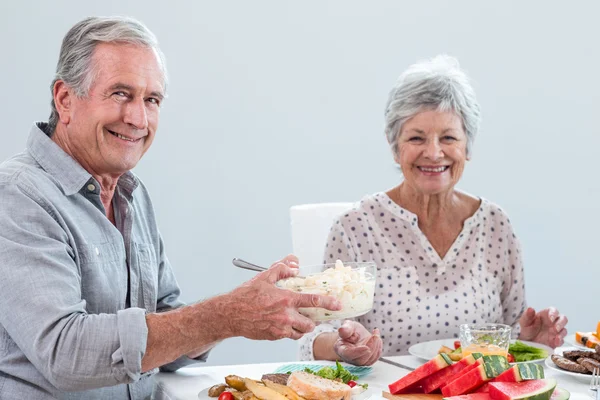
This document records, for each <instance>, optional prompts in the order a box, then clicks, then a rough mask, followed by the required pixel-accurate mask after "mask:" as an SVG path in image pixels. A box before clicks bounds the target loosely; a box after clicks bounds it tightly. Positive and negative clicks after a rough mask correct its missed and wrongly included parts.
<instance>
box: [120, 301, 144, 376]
mask: <svg viewBox="0 0 600 400" xmlns="http://www.w3.org/2000/svg"><path fill="white" fill-rule="evenodd" d="M117 329H118V335H119V348H118V349H117V350H116V351H115V352H114V353H113V354H112V371H113V374H114V376H115V378H116V379H117V380H118V381H120V382H134V381H137V380H138V379H139V378H140V376H141V373H142V358H143V357H144V353H145V352H146V341H147V338H148V326H147V325H146V312H145V310H143V309H141V308H128V309H126V310H120V311H118V312H117Z"/></svg>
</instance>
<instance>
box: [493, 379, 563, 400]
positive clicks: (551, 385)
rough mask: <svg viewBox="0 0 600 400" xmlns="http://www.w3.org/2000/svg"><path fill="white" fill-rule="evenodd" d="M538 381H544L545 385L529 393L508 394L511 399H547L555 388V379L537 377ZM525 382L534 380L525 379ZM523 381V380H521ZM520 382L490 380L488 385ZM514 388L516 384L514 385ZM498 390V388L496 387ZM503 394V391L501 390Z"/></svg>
mask: <svg viewBox="0 0 600 400" xmlns="http://www.w3.org/2000/svg"><path fill="white" fill-rule="evenodd" d="M538 380H540V381H545V385H544V386H543V387H541V388H539V389H537V390H535V391H532V392H529V393H521V394H520V395H516V396H515V395H513V394H511V395H510V399H511V400H549V399H550V396H552V393H553V392H554V389H555V388H556V379H553V378H549V379H538ZM526 382H534V381H526ZM523 383H525V382H523ZM521 384H522V383H521V382H490V386H492V387H494V388H496V385H502V386H508V385H521ZM515 388H516V386H515ZM496 390H498V391H500V389H496ZM502 394H504V392H502ZM490 397H491V398H493V395H492V391H491V390H490Z"/></svg>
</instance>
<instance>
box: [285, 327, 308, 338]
mask: <svg viewBox="0 0 600 400" xmlns="http://www.w3.org/2000/svg"><path fill="white" fill-rule="evenodd" d="M304 333H305V332H300V331H297V330H295V329H292V331H291V333H290V335H289V338H290V339H292V340H298V339H300V338H301V337H302V336H304Z"/></svg>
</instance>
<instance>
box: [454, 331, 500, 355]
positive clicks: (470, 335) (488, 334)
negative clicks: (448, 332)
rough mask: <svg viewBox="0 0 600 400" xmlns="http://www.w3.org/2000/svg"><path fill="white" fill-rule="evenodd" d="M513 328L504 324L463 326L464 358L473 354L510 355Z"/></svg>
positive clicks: (461, 336)
mask: <svg viewBox="0 0 600 400" xmlns="http://www.w3.org/2000/svg"><path fill="white" fill-rule="evenodd" d="M510 333H511V327H510V326H508V325H504V324H495V323H490V324H462V325H461V326H460V345H461V348H462V354H463V357H464V356H466V355H469V354H471V353H482V354H484V355H492V354H497V355H502V356H504V357H506V355H507V354H508V346H509V345H510Z"/></svg>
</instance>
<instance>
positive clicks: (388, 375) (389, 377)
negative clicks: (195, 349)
mask: <svg viewBox="0 0 600 400" xmlns="http://www.w3.org/2000/svg"><path fill="white" fill-rule="evenodd" d="M387 358H389V359H390V360H393V361H396V362H399V363H402V364H404V365H408V366H410V367H413V368H414V367H418V366H419V365H421V364H423V362H424V361H423V360H421V359H419V358H417V357H414V356H396V357H387ZM290 363H299V362H298V361H290V362H289V363H271V364H245V365H225V366H216V367H215V366H209V367H188V368H182V369H180V370H179V371H177V372H173V373H164V372H161V373H159V374H157V376H156V390H155V394H154V398H155V399H156V400H197V399H198V393H199V392H200V391H202V390H204V389H206V388H208V387H210V386H212V385H214V384H216V383H224V378H225V376H227V375H230V374H235V375H239V376H243V377H248V378H254V379H260V377H261V376H262V374H266V373H271V372H273V371H275V370H276V369H277V368H278V367H279V366H281V365H284V364H290ZM301 363H302V364H311V363H312V364H319V365H324V364H332V365H333V364H334V363H329V362H327V361H314V362H304V361H303V362H301ZM544 368H545V375H546V378H555V379H556V380H557V382H558V386H560V387H562V388H564V389H566V390H568V391H569V392H571V400H589V399H590V398H591V397H590V393H591V392H589V391H588V387H589V379H588V380H587V383H586V381H585V379H581V378H574V377H571V376H567V375H563V374H561V373H559V372H556V371H553V370H551V369H548V368H546V367H544ZM408 372H410V371H408V370H405V369H402V368H398V367H395V366H392V365H389V364H385V363H382V362H377V363H375V364H374V365H373V371H372V372H371V373H370V374H369V375H368V376H366V377H365V378H363V379H361V382H366V383H368V384H369V394H371V397H370V398H371V399H373V400H376V399H380V398H381V392H382V391H388V385H389V384H390V383H392V382H395V381H397V380H398V379H400V378H401V377H403V376H404V375H406V374H407V373H408Z"/></svg>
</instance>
